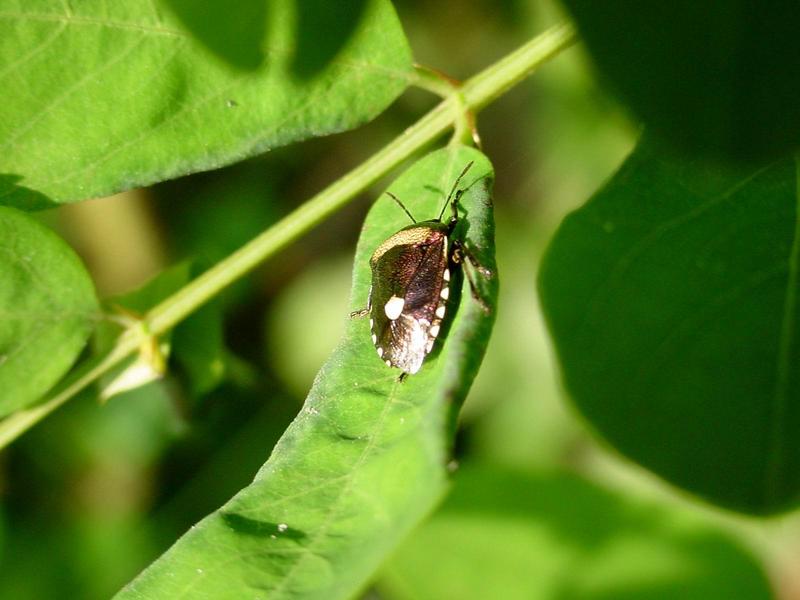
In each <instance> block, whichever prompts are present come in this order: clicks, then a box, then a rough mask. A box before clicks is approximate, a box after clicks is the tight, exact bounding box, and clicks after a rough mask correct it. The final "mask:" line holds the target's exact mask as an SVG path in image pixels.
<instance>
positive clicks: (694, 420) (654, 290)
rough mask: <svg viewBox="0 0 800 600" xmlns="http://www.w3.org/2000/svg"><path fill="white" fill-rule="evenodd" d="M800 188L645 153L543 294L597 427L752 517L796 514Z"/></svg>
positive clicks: (635, 157)
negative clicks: (787, 511)
mask: <svg viewBox="0 0 800 600" xmlns="http://www.w3.org/2000/svg"><path fill="white" fill-rule="evenodd" d="M797 185H798V182H797V173H796V167H795V164H794V163H793V162H792V161H790V160H784V161H781V162H777V163H773V164H770V165H767V166H764V167H761V168H751V169H731V170H727V171H726V170H723V169H721V168H720V167H714V166H705V165H703V164H702V163H698V162H687V161H684V160H679V159H675V158H671V157H670V156H669V155H664V154H663V153H661V152H660V151H659V149H658V148H657V146H655V145H654V144H653V143H652V142H651V141H649V140H647V139H645V140H643V141H642V142H640V144H639V147H638V148H637V150H636V151H635V152H634V153H633V154H632V155H631V156H630V157H629V158H628V160H627V162H626V163H625V164H624V165H623V167H622V168H621V169H620V171H619V172H618V173H617V174H616V175H615V176H614V178H613V179H612V180H611V181H610V182H609V183H608V184H607V185H606V186H605V187H604V188H603V189H602V190H601V191H600V192H598V193H597V194H596V195H595V197H594V198H593V199H592V200H590V201H589V203H588V204H587V205H586V206H584V207H583V208H581V209H580V210H578V211H576V212H575V213H573V214H572V215H570V216H569V217H567V218H566V219H565V221H564V222H563V223H562V225H561V227H560V229H559V230H558V233H557V234H556V236H555V238H554V240H553V241H552V243H551V246H550V248H549V250H548V252H547V254H546V256H545V258H544V261H543V264H542V269H541V274H540V279H539V289H540V293H541V298H542V303H543V308H544V312H545V314H546V318H547V321H548V324H549V326H550V330H551V333H552V335H553V339H554V341H555V345H556V349H557V351H558V355H559V358H560V360H561V366H562V371H563V376H564V380H565V382H566V385H567V388H568V390H569V392H570V393H571V395H572V397H573V399H574V401H575V403H576V404H577V405H578V407H579V408H580V410H581V411H582V412H583V413H584V415H585V416H586V417H587V418H588V419H589V421H590V422H591V424H592V425H593V426H594V427H595V428H596V429H597V430H598V431H599V432H600V433H601V434H602V435H603V436H604V437H606V438H607V439H608V440H609V441H610V442H611V443H612V444H614V446H616V447H617V448H618V449H619V450H621V451H622V452H623V453H625V454H626V455H628V456H629V457H631V458H633V459H634V460H636V461H638V462H640V463H641V464H643V465H644V466H646V467H647V468H649V469H651V470H653V471H655V472H656V473H658V474H659V475H660V476H662V477H664V478H666V479H668V480H669V481H671V482H673V483H675V484H677V485H679V486H682V487H684V488H686V489H687V490H690V491H692V492H694V493H696V494H699V495H701V496H704V497H706V498H707V499H709V500H711V501H713V502H717V503H719V504H722V505H724V506H727V507H731V508H734V509H737V510H741V511H746V512H756V513H763V512H772V511H776V510H780V509H782V508H785V507H788V506H790V505H792V504H794V503H796V502H797V500H798V498H800V445H798V444H797V443H796V440H797V439H798V435H800V370H798V368H797V365H799V364H800V341H798V340H800V336H799V335H798V333H800V332H799V331H798V328H799V327H800V321H799V320H798V318H797V317H798V315H797V312H798V302H797V300H798V285H800V282H799V281H798V275H797V271H798V264H800V237H798V229H797V228H798V214H797V202H798V189H797Z"/></svg>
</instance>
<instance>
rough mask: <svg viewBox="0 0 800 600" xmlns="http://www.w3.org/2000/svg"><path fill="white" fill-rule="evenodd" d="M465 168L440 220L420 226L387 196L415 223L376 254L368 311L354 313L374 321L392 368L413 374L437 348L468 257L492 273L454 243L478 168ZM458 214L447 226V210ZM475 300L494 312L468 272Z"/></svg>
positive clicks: (374, 338)
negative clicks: (455, 277)
mask: <svg viewBox="0 0 800 600" xmlns="http://www.w3.org/2000/svg"><path fill="white" fill-rule="evenodd" d="M472 164H473V163H472V162H470V163H469V164H467V166H466V167H464V170H463V171H461V174H460V175H459V176H458V177H457V178H456V181H455V183H454V184H453V188H452V190H451V191H450V193H449V194H448V195H447V197H446V198H445V202H444V204H443V206H442V210H441V212H440V213H439V216H438V217H437V218H436V219H432V220H430V221H417V220H416V219H415V218H414V217H413V215H412V214H411V213H410V212H409V211H408V209H407V208H406V207H405V206H404V205H403V203H402V202H401V201H400V199H399V198H397V197H396V196H394V195H393V194H391V193H389V192H386V193H387V195H389V196H390V197H391V198H392V199H393V200H394V201H395V202H397V204H398V205H399V206H400V208H402V209H403V211H405V213H406V214H407V215H408V217H409V218H410V219H411V221H412V224H411V225H408V226H407V227H404V228H403V229H401V230H400V231H398V232H397V233H395V234H394V235H392V236H390V237H389V238H388V239H386V240H385V241H384V242H383V243H382V244H380V245H379V246H378V247H377V248H376V249H375V252H373V254H372V257H371V258H370V261H369V264H370V268H371V270H372V285H371V286H370V290H369V297H368V299H367V307H366V308H364V309H361V310H358V311H355V312H353V313H351V314H350V317H351V318H356V317H363V316H365V315H367V314H368V315H369V316H370V330H371V333H372V343H373V344H374V345H375V349H376V350H377V351H378V356H379V357H380V358H381V360H383V361H384V362H385V363H386V365H387V366H389V367H397V368H398V369H400V370H401V371H402V372H403V373H402V374H401V378H403V377H405V376H406V375H407V374H410V375H413V374H414V373H416V372H417V371H419V369H420V367H421V366H422V362H423V360H424V359H425V357H426V356H427V355H428V354H429V353H430V351H431V350H432V349H433V345H434V343H435V341H436V337H437V336H438V335H439V332H440V330H441V327H442V320H443V319H444V318H445V315H446V314H447V313H448V306H447V301H448V298H449V297H450V279H451V274H452V273H453V272H455V270H456V269H458V268H460V267H461V265H462V263H463V261H464V258H465V257H466V258H467V259H469V261H470V265H471V266H472V267H474V268H475V269H476V270H477V271H479V272H480V273H481V274H483V275H484V276H486V277H490V276H491V275H492V273H491V271H489V270H488V269H485V268H484V267H482V266H481V265H480V264H479V263H478V262H477V260H475V258H474V257H473V256H472V255H471V254H469V253H468V251H467V248H466V247H465V246H464V243H463V242H462V241H461V240H459V239H454V236H453V233H454V231H455V228H456V225H457V224H458V201H459V199H460V197H461V194H462V193H463V190H461V189H459V188H458V184H459V183H460V182H461V179H462V178H463V177H464V175H466V173H467V171H469V169H470V167H472ZM448 205H449V206H450V208H451V211H452V215H451V217H450V219H448V221H447V222H446V223H443V222H442V216H443V215H444V212H445V209H446V208H447V206H448ZM463 272H464V273H465V274H466V276H467V279H468V280H469V284H470V289H471V290H472V295H473V297H475V298H476V299H477V300H478V302H479V303H480V304H481V306H482V307H483V308H484V310H485V311H487V312H488V311H489V308H488V307H487V306H486V304H485V303H484V302H483V300H482V299H481V297H480V294H479V293H478V291H477V289H476V287H475V282H474V280H473V278H472V275H471V273H470V272H469V270H467V269H463Z"/></svg>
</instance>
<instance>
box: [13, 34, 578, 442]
mask: <svg viewBox="0 0 800 600" xmlns="http://www.w3.org/2000/svg"><path fill="white" fill-rule="evenodd" d="M574 41H575V35H574V32H573V30H572V27H571V26H569V25H566V24H562V25H557V26H555V27H553V28H551V29H549V30H547V31H545V32H544V33H542V34H541V35H539V36H537V37H536V38H534V39H533V40H531V41H530V42H528V43H527V44H525V45H524V46H522V47H521V48H519V49H518V50H516V51H514V52H512V53H511V54H509V55H507V56H506V57H504V58H502V59H501V60H499V61H498V62H496V63H494V64H493V65H491V66H489V67H488V68H486V69H485V70H483V71H481V72H480V73H478V74H477V75H475V76H474V77H472V78H471V79H469V80H468V81H466V82H465V83H464V84H463V85H462V86H461V87H460V88H457V89H454V90H452V92H451V93H450V94H449V95H448V96H447V97H446V98H445V99H444V100H443V101H442V102H441V103H440V104H438V105H437V106H436V107H435V108H433V109H432V110H431V111H430V112H428V114H426V115H425V116H423V117H422V118H421V119H419V120H418V121H417V122H416V123H415V124H414V125H412V126H411V127H409V128H408V129H407V130H406V131H404V132H403V133H402V134H400V136H398V137H397V138H395V139H394V140H393V141H392V142H390V143H389V144H388V145H387V146H385V147H384V148H383V149H382V150H380V151H379V152H377V153H376V154H374V155H373V156H372V157H371V158H369V159H368V160H366V161H365V162H363V163H362V164H361V165H359V166H358V167H356V168H355V169H353V170H352V171H350V172H349V173H347V174H346V175H344V176H343V177H341V178H340V179H338V180H337V181H335V182H333V183H332V184H331V185H329V186H328V187H327V188H325V189H324V190H322V191H321V192H319V193H318V194H316V195H315V196H314V197H312V198H311V199H310V200H308V201H307V202H305V203H304V204H303V205H302V206H300V207H298V208H297V209H296V210H294V211H293V212H291V213H290V214H288V215H287V216H286V217H284V218H283V219H281V220H280V221H278V222H277V223H275V224H274V225H272V226H271V227H270V228H269V229H267V230H265V231H264V232H263V233H261V234H260V235H258V236H257V237H256V238H254V239H253V240H251V241H250V242H248V243H247V244H245V245H244V246H243V247H242V248H240V249H239V250H237V251H236V252H234V253H233V254H231V255H229V256H228V257H226V258H225V259H223V260H222V261H221V262H219V263H217V264H216V265H215V266H213V267H211V268H210V269H209V270H208V271H206V272H205V273H203V274H202V275H200V276H199V277H197V278H196V279H194V280H192V281H191V282H190V283H188V284H187V285H186V286H185V287H183V288H182V289H180V290H179V291H178V292H176V293H175V294H173V295H172V296H170V297H169V298H167V299H166V300H164V301H163V302H161V303H160V304H158V305H157V306H155V307H154V308H153V309H152V310H151V311H150V312H149V313H148V314H147V315H145V317H144V324H145V325H146V329H147V330H148V331H149V332H150V333H151V334H152V335H156V336H158V335H161V334H163V333H165V332H167V331H168V330H170V329H172V328H173V327H174V326H175V325H177V324H178V323H179V322H180V321H182V320H183V319H184V318H186V317H187V316H188V315H190V314H191V313H192V312H194V311H195V310H197V309H198V308H199V307H200V306H202V305H203V304H204V303H205V302H207V301H208V300H209V299H211V298H212V297H213V296H215V295H216V294H218V293H219V292H220V291H222V290H223V289H225V288H226V287H227V286H229V285H230V284H231V283H232V282H234V281H235V280H237V279H238V278H240V277H242V276H243V275H245V274H246V273H248V272H249V271H251V270H252V269H253V268H254V267H256V266H257V265H258V264H260V263H261V262H263V261H264V260H266V259H267V258H269V257H271V256H273V255H274V254H275V253H277V252H278V251H279V250H281V249H282V248H284V247H285V246H287V245H288V244H290V243H291V242H293V241H294V240H296V239H298V238H299V237H301V236H302V235H303V234H305V233H306V232H308V231H309V230H310V229H312V228H313V227H315V226H316V225H318V224H319V223H321V222H322V221H324V220H325V219H326V218H327V217H329V216H330V215H331V214H333V213H334V212H336V211H337V210H339V209H340V208H341V207H342V206H344V205H345V204H346V203H347V202H348V201H350V200H351V199H352V198H354V197H355V196H356V195H358V194H359V193H361V192H363V191H365V190H367V189H368V188H369V187H370V186H371V185H372V184H373V183H375V182H376V181H377V180H378V179H380V178H381V177H383V176H384V175H386V174H387V173H388V172H389V171H391V170H392V169H393V168H394V167H396V166H398V165H399V164H400V163H402V162H403V161H404V160H406V159H408V158H409V157H410V156H411V155H413V154H414V153H415V152H417V151H418V150H420V149H422V148H424V147H425V146H427V145H428V144H430V143H431V142H433V141H435V140H436V139H437V138H439V137H440V136H441V135H442V134H443V133H445V132H446V131H447V130H448V129H449V128H451V127H453V126H454V124H458V123H459V122H460V120H461V119H462V116H461V115H463V113H464V112H465V111H472V112H476V111H478V110H480V109H481V108H483V107H484V106H486V105H487V104H489V103H491V102H492V101H493V100H495V99H497V98H498V97H500V96H502V95H503V94H504V93H505V92H507V91H508V90H509V89H510V88H512V87H513V86H515V85H516V84H517V83H519V82H520V81H522V80H523V79H524V78H526V77H527V76H528V75H530V74H531V73H532V72H533V71H534V70H535V69H536V68H537V67H539V66H540V65H542V64H543V63H545V62H546V61H547V60H549V59H550V58H553V57H554V56H557V55H558V54H559V52H561V51H562V50H563V49H564V48H566V47H568V46H569V45H571V44H572V43H573V42H574ZM440 90H441V88H440ZM140 331H141V329H140V326H139V325H138V324H137V325H134V326H133V327H132V328H130V329H128V330H127V331H125V332H123V333H122V334H121V335H120V337H119V338H118V339H117V342H116V344H115V345H114V347H113V348H112V349H111V350H110V351H109V352H108V353H106V354H104V355H102V356H100V357H96V358H94V359H91V360H89V361H87V362H86V363H84V364H82V365H80V366H79V367H78V368H77V369H75V371H73V373H72V374H71V375H69V376H68V377H67V378H65V380H64V381H63V382H62V384H61V385H59V386H58V387H57V388H56V390H55V391H54V392H53V393H52V394H51V395H50V397H49V399H48V400H46V401H45V402H44V403H42V404H39V405H37V406H35V407H33V408H29V409H26V410H22V411H19V412H17V413H15V414H14V415H12V416H10V417H8V418H6V419H5V420H3V421H2V422H0V448H3V447H5V446H7V445H8V444H9V443H11V442H12V441H13V440H14V439H16V438H17V437H18V436H19V435H21V434H22V433H24V432H25V431H26V430H27V429H29V428H30V427H32V426H33V425H34V424H36V423H37V422H38V421H40V420H41V419H43V418H44V417H45V416H47V415H48V414H49V413H51V412H52V411H53V410H55V409H56V408H58V407H59V406H60V405H61V404H63V403H64V402H66V401H67V400H68V399H70V398H71V397H73V396H74V395H75V394H77V393H78V392H80V391H81V390H82V389H84V388H85V387H87V386H88V385H90V384H91V383H92V382H94V381H95V380H97V379H98V378H99V377H100V376H102V375H103V374H104V373H106V372H108V371H109V370H110V369H112V368H113V367H115V366H116V365H118V364H119V363H120V362H122V361H123V360H125V359H126V358H128V357H129V356H131V355H132V354H134V353H135V352H136V351H137V350H138V348H139V342H140V333H139V332H140Z"/></svg>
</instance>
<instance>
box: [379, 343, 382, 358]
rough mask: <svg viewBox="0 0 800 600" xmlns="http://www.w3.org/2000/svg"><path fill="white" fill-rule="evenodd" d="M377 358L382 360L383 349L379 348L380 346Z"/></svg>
mask: <svg viewBox="0 0 800 600" xmlns="http://www.w3.org/2000/svg"><path fill="white" fill-rule="evenodd" d="M378 356H379V357H381V358H383V348H381V347H380V346H378Z"/></svg>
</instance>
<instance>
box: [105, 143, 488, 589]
mask: <svg viewBox="0 0 800 600" xmlns="http://www.w3.org/2000/svg"><path fill="white" fill-rule="evenodd" d="M469 161H475V164H474V165H473V167H472V169H471V170H470V171H469V173H468V174H467V176H466V177H465V179H464V181H463V186H464V188H465V189H466V191H465V193H464V195H463V197H462V202H461V206H462V209H463V212H462V214H466V215H467V216H466V218H465V219H462V220H461V223H462V225H463V226H467V227H468V231H467V233H466V239H467V242H468V243H469V245H470V247H471V248H472V249H473V251H474V252H475V254H476V255H477V257H478V259H479V260H480V262H481V263H482V264H483V265H484V266H486V267H487V268H489V269H491V270H492V271H494V270H495V265H494V258H493V257H494V251H493V241H492V240H493V224H492V215H491V200H490V195H489V191H490V187H491V183H492V178H493V172H492V168H491V165H490V164H489V162H488V160H487V159H486V158H485V157H484V156H483V155H481V154H480V153H479V152H477V151H475V150H472V149H469V148H465V147H458V148H454V149H446V150H440V151H437V152H434V153H432V154H430V155H428V156H427V157H425V158H423V159H422V160H420V161H419V162H418V163H416V164H415V165H413V166H412V167H411V168H410V169H409V170H408V171H406V172H405V173H404V174H403V175H402V176H401V177H400V178H399V179H398V180H397V181H396V182H395V183H394V184H393V185H392V187H391V188H390V189H391V191H392V192H393V193H394V194H395V195H396V196H398V197H399V198H401V199H402V200H403V201H404V202H405V203H407V206H408V208H409V209H410V210H411V211H412V212H413V213H414V214H415V215H416V216H417V218H419V219H426V218H434V217H435V216H437V215H438V212H439V208H440V206H441V205H442V202H443V198H444V196H445V195H446V194H447V192H448V191H449V189H450V187H451V186H452V184H453V182H454V180H455V178H456V176H457V175H458V173H459V172H460V171H461V169H463V167H464V166H465V165H466V164H467V163H468V162H469ZM407 224H408V218H407V217H406V215H405V214H404V213H403V211H401V210H400V208H399V207H398V206H397V205H395V204H394V203H393V202H392V201H391V200H390V199H389V198H388V197H387V196H381V197H380V198H379V199H378V200H377V201H376V203H375V205H374V206H373V208H372V210H371V211H370V213H369V215H368V216H367V219H366V222H365V223H364V228H363V230H362V235H361V239H360V240H359V244H358V249H357V251H356V268H355V272H354V277H353V296H352V300H351V303H352V304H351V305H352V308H354V309H355V308H360V307H361V306H363V305H364V304H365V303H366V300H367V292H368V289H369V285H370V272H369V266H368V262H369V257H370V255H371V254H372V252H373V251H374V250H375V248H376V247H377V246H378V245H379V244H380V242H382V241H383V240H384V239H386V238H387V237H388V236H389V235H391V234H392V233H394V232H395V231H397V230H398V229H400V228H401V227H403V226H405V225H407ZM455 275H456V274H454V278H453V283H452V284H451V289H452V290H453V292H454V294H453V296H451V299H452V305H451V306H458V309H457V312H456V313H455V316H454V318H453V320H452V321H451V324H450V329H449V332H448V333H447V334H444V333H443V334H442V335H445V337H444V338H440V339H443V342H444V343H443V344H442V345H441V346H440V348H439V350H434V352H433V353H432V354H431V355H430V356H429V357H428V360H427V361H426V363H425V364H424V365H423V368H422V369H421V371H420V372H419V373H417V374H416V375H412V376H409V377H408V378H407V379H406V380H405V381H402V382H400V381H398V374H399V372H398V371H397V370H396V369H389V368H388V367H386V365H384V364H383V362H382V361H381V360H380V359H379V358H378V356H377V353H376V352H375V349H374V347H373V346H372V343H371V340H370V333H369V323H368V322H366V319H361V320H352V321H349V322H348V323H347V328H346V331H345V336H344V339H343V340H342V342H341V344H340V345H339V347H338V348H337V349H336V350H335V351H334V353H333V355H332V356H331V357H330V359H329V360H328V362H327V363H326V364H325V365H324V366H323V368H322V370H321V371H320V373H319V374H318V375H317V379H316V381H315V383H314V386H313V388H312V390H311V392H310V394H309V396H308V398H307V400H306V403H305V405H304V407H303V409H302V411H301V412H300V414H299V416H298V417H297V419H296V420H295V421H294V423H292V425H291V426H290V427H289V429H288V430H287V431H286V433H285V434H284V436H283V437H282V438H281V440H280V441H279V442H278V444H277V446H276V447H275V449H274V451H273V453H272V456H271V458H270V459H269V461H268V462H267V463H266V464H265V465H264V467H263V468H262V469H261V471H260V472H259V473H258V475H257V476H256V479H255V481H254V482H253V483H252V484H251V485H250V486H248V487H247V488H245V489H244V490H243V491H242V492H240V493H239V494H237V495H236V496H235V497H234V498H233V499H232V500H230V501H229V502H228V503H227V504H226V505H225V506H223V507H222V508H221V509H220V510H218V511H217V512H215V513H213V514H212V515H210V516H209V517H207V518H206V519H205V520H203V521H201V522H200V523H199V524H197V525H196V526H195V527H194V528H193V529H192V530H191V531H190V532H189V533H187V534H186V535H185V536H183V537H182V538H181V539H180V540H179V541H178V542H177V543H176V544H175V545H174V546H173V547H172V548H171V549H170V550H169V551H168V552H167V553H166V554H165V555H164V556H162V557H161V558H160V559H159V560H158V561H156V562H155V563H154V564H153V565H151V566H150V568H148V569H147V570H146V571H145V572H144V573H143V574H142V575H140V576H139V578H138V579H136V580H135V581H134V582H133V583H131V584H130V585H129V586H128V587H127V588H126V589H125V590H123V591H122V592H121V593H120V594H119V596H118V597H119V598H137V599H141V598H164V597H169V598H215V599H224V598H242V597H254V596H258V597H264V596H266V597H269V598H272V599H277V598H287V597H291V598H320V599H325V600H331V599H335V598H348V597H351V596H352V595H353V594H355V593H356V592H357V591H358V590H360V589H361V588H363V587H364V585H365V584H366V582H367V581H368V578H369V577H370V575H371V574H372V573H373V571H374V570H375V569H376V568H377V567H378V565H379V564H380V563H381V561H382V560H383V559H384V557H386V555H387V554H388V553H389V552H391V551H392V550H393V549H394V548H395V546H396V545H397V544H398V542H399V541H400V540H401V539H402V537H403V536H404V535H405V534H406V533H408V531H409V530H410V529H411V528H412V527H413V526H414V525H416V524H417V523H418V522H419V521H420V519H421V518H422V517H423V516H424V515H425V514H426V513H428V512H429V511H430V510H431V508H432V507H433V506H434V505H435V504H436V503H437V501H438V500H439V499H440V498H441V496H442V494H443V493H444V491H445V490H446V488H447V467H446V465H447V463H448V462H449V450H450V444H451V442H452V436H453V429H454V422H455V419H454V417H455V413H456V411H457V409H458V407H459V406H460V404H461V402H462V400H463V399H464V396H465V395H466V393H467V390H468V389H469V386H470V384H471V382H472V379H473V377H474V375H475V372H476V371H477V368H478V366H479V364H480V362H481V359H482V356H483V351H484V349H485V346H486V343H487V341H488V337H489V333H490V330H491V325H492V321H493V313H492V312H490V314H486V313H485V312H484V311H483V308H482V307H481V306H480V304H479V303H478V302H477V301H475V300H474V299H473V298H472V296H471V295H470V293H469V288H468V286H467V284H465V283H463V281H462V285H461V286H460V287H459V286H457V285H456V281H457V280H456V277H455ZM478 277H480V280H479V281H478V282H477V283H478V284H479V285H480V286H481V293H482V296H483V298H484V300H485V301H486V302H487V303H488V304H489V305H491V306H494V303H495V300H496V294H497V278H496V276H495V277H492V278H486V279H484V278H483V277H482V276H480V275H478ZM455 292H460V293H455ZM319 293H321V294H324V293H325V290H320V291H319ZM452 316H453V315H452V312H451V317H452ZM312 324H313V315H309V326H310V327H311V325H312ZM309 331H311V329H309ZM309 331H306V332H305V333H303V332H298V335H308V334H309ZM440 343H441V342H440Z"/></svg>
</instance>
